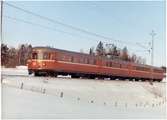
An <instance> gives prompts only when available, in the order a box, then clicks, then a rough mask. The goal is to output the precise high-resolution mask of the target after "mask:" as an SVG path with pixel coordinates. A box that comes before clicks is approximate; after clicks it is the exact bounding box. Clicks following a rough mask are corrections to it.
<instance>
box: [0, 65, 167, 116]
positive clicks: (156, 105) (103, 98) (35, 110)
mask: <svg viewBox="0 0 167 120" xmlns="http://www.w3.org/2000/svg"><path fill="white" fill-rule="evenodd" d="M2 80H3V85H2V117H3V118H15V119H17V118H127V119H128V118H157V119H158V118H166V109H165V107H166V106H165V105H166V101H165V96H166V92H165V86H166V83H164V82H160V83H159V82H154V84H153V85H150V84H149V83H148V82H130V81H114V80H111V81H110V80H88V79H69V78H50V77H34V76H28V72H27V70H26V68H24V67H23V68H15V69H11V68H8V69H6V68H3V69H2Z"/></svg>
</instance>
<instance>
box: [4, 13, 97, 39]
mask: <svg viewBox="0 0 167 120" xmlns="http://www.w3.org/2000/svg"><path fill="white" fill-rule="evenodd" d="M4 17H5V18H7V19H10V20H14V21H19V22H23V23H26V24H30V25H35V26H38V27H41V28H44V29H48V30H53V31H56V32H61V33H64V34H68V35H70V36H73V37H82V38H86V39H89V40H95V39H90V38H87V37H83V36H80V35H78V34H77V35H76V34H73V33H70V32H66V31H63V30H60V29H55V28H51V27H48V26H45V25H41V24H37V23H34V22H30V21H27V20H23V19H18V18H15V17H11V16H7V15H4ZM96 41H98V40H96Z"/></svg>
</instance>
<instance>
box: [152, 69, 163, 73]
mask: <svg viewBox="0 0 167 120" xmlns="http://www.w3.org/2000/svg"><path fill="white" fill-rule="evenodd" d="M154 72H156V73H162V70H158V69H154Z"/></svg>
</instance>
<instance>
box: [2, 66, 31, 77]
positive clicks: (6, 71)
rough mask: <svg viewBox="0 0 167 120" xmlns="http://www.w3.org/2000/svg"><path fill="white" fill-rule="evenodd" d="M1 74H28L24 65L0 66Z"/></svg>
mask: <svg viewBox="0 0 167 120" xmlns="http://www.w3.org/2000/svg"><path fill="white" fill-rule="evenodd" d="M1 73H2V75H28V69H27V67H26V66H17V67H16V68H1Z"/></svg>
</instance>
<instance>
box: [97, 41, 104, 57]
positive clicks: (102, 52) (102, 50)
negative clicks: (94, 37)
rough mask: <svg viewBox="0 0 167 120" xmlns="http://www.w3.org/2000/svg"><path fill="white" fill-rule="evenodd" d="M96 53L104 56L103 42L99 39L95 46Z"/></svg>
mask: <svg viewBox="0 0 167 120" xmlns="http://www.w3.org/2000/svg"><path fill="white" fill-rule="evenodd" d="M96 54H97V55H98V56H104V55H105V49H104V47H103V43H102V42H101V41H100V42H99V44H98V45H97V47H96Z"/></svg>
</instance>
